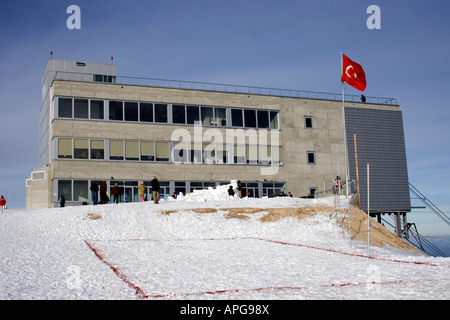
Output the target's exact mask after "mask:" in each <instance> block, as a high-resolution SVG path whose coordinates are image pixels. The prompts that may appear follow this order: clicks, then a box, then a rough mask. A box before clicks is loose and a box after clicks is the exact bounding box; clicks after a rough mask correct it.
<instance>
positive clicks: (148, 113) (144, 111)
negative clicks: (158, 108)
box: [139, 103, 153, 122]
mask: <svg viewBox="0 0 450 320" xmlns="http://www.w3.org/2000/svg"><path fill="white" fill-rule="evenodd" d="M139 107H140V108H139V115H140V119H141V122H153V103H140V106H139Z"/></svg>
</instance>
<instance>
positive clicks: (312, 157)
mask: <svg viewBox="0 0 450 320" xmlns="http://www.w3.org/2000/svg"><path fill="white" fill-rule="evenodd" d="M307 156H308V164H315V163H316V153H315V152H313V151H308V152H307Z"/></svg>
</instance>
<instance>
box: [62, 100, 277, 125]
mask: <svg viewBox="0 0 450 320" xmlns="http://www.w3.org/2000/svg"><path fill="white" fill-rule="evenodd" d="M55 114H57V117H58V118H70V119H91V120H111V121H131V122H142V123H167V124H184V125H194V124H198V123H200V124H202V125H205V126H218V127H245V128H258V129H280V112H279V111H272V110H255V109H242V108H225V107H209V106H195V105H182V104H167V103H151V102H129V101H113V100H95V99H79V98H64V97H58V98H55Z"/></svg>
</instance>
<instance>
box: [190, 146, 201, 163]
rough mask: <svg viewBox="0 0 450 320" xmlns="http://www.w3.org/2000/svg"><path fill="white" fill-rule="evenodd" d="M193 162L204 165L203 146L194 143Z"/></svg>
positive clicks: (192, 148) (192, 150)
mask: <svg viewBox="0 0 450 320" xmlns="http://www.w3.org/2000/svg"><path fill="white" fill-rule="evenodd" d="M190 160H191V162H192V163H202V144H201V143H192V144H191V159H190Z"/></svg>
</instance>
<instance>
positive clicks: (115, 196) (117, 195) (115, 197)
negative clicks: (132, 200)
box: [112, 183, 119, 203]
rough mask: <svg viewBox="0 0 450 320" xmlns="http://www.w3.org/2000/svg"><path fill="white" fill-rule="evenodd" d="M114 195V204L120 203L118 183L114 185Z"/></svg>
mask: <svg viewBox="0 0 450 320" xmlns="http://www.w3.org/2000/svg"><path fill="white" fill-rule="evenodd" d="M112 194H113V196H114V203H119V188H118V187H117V183H115V184H114V187H113V189H112Z"/></svg>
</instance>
